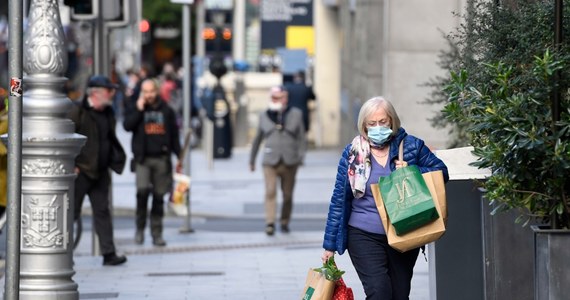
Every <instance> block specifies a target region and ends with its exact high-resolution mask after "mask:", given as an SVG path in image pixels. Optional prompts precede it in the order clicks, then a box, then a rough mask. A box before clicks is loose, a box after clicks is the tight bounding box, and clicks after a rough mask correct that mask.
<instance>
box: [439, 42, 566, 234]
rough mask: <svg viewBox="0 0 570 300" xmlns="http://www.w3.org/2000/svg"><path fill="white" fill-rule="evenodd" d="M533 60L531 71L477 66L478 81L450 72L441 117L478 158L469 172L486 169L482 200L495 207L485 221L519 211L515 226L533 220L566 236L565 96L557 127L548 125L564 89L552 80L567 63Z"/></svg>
mask: <svg viewBox="0 0 570 300" xmlns="http://www.w3.org/2000/svg"><path fill="white" fill-rule="evenodd" d="M533 59H534V61H533V62H532V64H526V63H520V62H511V63H505V62H501V61H500V62H497V63H486V64H482V66H481V69H480V72H481V73H478V74H470V73H469V72H468V71H467V70H465V69H463V70H461V71H459V72H457V73H455V72H452V73H451V81H450V82H449V84H448V85H447V86H446V88H445V92H446V94H447V95H448V96H449V103H448V104H447V105H446V106H445V109H444V110H443V114H444V115H445V116H446V117H447V118H448V119H449V120H450V121H451V122H454V123H458V124H462V125H463V126H464V128H465V130H466V133H467V135H468V136H469V142H470V144H471V145H472V146H473V147H474V149H475V150H474V154H475V155H476V156H477V157H478V158H479V160H478V161H477V162H476V163H474V165H475V166H478V167H481V168H489V169H491V171H492V175H491V176H490V177H489V178H488V179H487V180H486V181H484V182H483V183H482V185H483V188H484V189H485V190H486V197H487V198H488V199H489V200H491V201H492V204H496V209H495V210H494V211H493V213H495V212H497V211H503V210H508V209H519V210H520V212H521V216H520V217H519V220H522V219H525V221H526V222H528V221H529V220H530V219H532V218H538V219H539V220H543V221H545V222H550V223H551V225H553V227H555V228H566V229H570V180H568V178H570V143H569V141H570V105H569V104H568V103H569V101H568V97H567V96H568V94H567V92H566V91H565V93H564V95H565V97H564V98H563V99H562V101H561V102H562V103H561V116H560V121H558V122H556V123H555V124H554V123H553V117H552V113H551V97H552V95H553V93H554V92H555V91H556V90H557V89H561V87H562V86H567V82H566V81H561V80H560V81H555V80H554V78H555V77H554V76H555V74H556V73H557V72H560V71H562V70H565V69H568V68H569V67H570V63H569V62H570V60H569V59H568V57H560V58H558V59H556V58H555V57H554V56H553V55H552V54H551V53H550V52H549V51H545V53H544V54H543V55H541V56H535V57H533ZM524 60H525V58H524V57H521V61H524ZM481 78H485V80H480V79H481ZM561 84H562V86H561ZM526 222H525V224H526Z"/></svg>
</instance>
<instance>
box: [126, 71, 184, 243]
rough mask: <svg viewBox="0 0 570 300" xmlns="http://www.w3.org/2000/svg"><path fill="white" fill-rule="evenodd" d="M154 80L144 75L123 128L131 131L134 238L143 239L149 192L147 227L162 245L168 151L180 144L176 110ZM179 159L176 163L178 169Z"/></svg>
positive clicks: (169, 183)
mask: <svg viewBox="0 0 570 300" xmlns="http://www.w3.org/2000/svg"><path fill="white" fill-rule="evenodd" d="M158 93H159V86H158V82H157V81H156V80H154V79H146V80H145V81H143V82H142V84H141V93H140V96H139V98H138V100H137V102H136V109H135V110H133V111H132V112H131V113H129V114H128V115H126V116H125V120H124V123H123V125H124V127H125V130H127V131H131V132H132V133H133V137H132V140H131V147H132V151H133V156H134V158H133V162H132V163H131V165H132V167H131V171H134V172H135V174H136V186H137V195H136V197H137V208H136V221H135V222H136V233H135V242H136V243H137V244H143V243H144V229H145V226H146V220H147V207H148V205H147V203H148V197H149V195H151V194H152V207H151V210H150V231H151V236H152V242H153V244H154V245H155V246H166V241H165V240H164V239H163V237H162V219H163V218H164V195H165V194H166V193H168V192H170V191H171V190H172V185H173V179H172V176H173V174H172V160H171V154H172V153H174V154H175V155H176V157H179V155H180V151H181V147H180V140H179V132H178V126H177V124H176V114H175V113H174V111H173V110H172V108H170V107H169V106H168V105H167V104H166V103H165V102H164V101H163V100H162V99H161V98H160V97H159V95H158ZM181 169H182V165H181V162H180V161H178V162H177V164H176V171H177V172H178V173H180V171H181Z"/></svg>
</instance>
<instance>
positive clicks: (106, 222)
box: [74, 171, 115, 255]
mask: <svg viewBox="0 0 570 300" xmlns="http://www.w3.org/2000/svg"><path fill="white" fill-rule="evenodd" d="M110 183H111V175H110V174H109V172H107V171H104V172H101V175H100V177H99V179H92V178H89V177H87V176H86V175H84V174H83V173H79V175H77V178H76V179H75V218H74V219H75V220H77V219H78V218H79V216H80V215H81V206H82V205H83V199H84V198H85V195H89V200H90V201H91V209H92V210H93V220H94V223H95V232H97V236H99V244H100V246H101V253H102V254H103V255H105V254H111V253H114V252H115V243H114V241H113V222H112V220H111V211H110V208H109V184H110Z"/></svg>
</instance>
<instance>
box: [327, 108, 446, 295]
mask: <svg viewBox="0 0 570 300" xmlns="http://www.w3.org/2000/svg"><path fill="white" fill-rule="evenodd" d="M357 126H358V127H357V128H358V132H359V135H357V136H356V137H355V138H354V139H353V140H352V142H351V143H350V144H348V145H347V146H346V148H345V149H344V151H343V153H342V156H341V159H340V162H339V166H338V173H337V175H336V183H335V185H334V189H333V193H332V197H331V203H330V206H329V213H328V218H327V222H326V227H325V234H324V242H323V248H324V249H325V251H324V253H323V255H322V260H323V261H326V260H327V259H328V258H330V257H331V256H333V255H334V253H335V252H337V253H338V254H343V253H344V251H345V250H348V254H349V255H350V259H351V261H352V264H353V265H354V268H355V269H356V272H357V273H358V277H359V278H360V281H361V282H362V285H363V287H364V292H365V294H366V299H371V300H374V299H382V300H384V299H394V300H400V299H408V296H409V293H410V287H411V279H412V275H413V269H414V265H415V263H416V259H417V256H418V253H419V248H416V249H412V250H409V251H407V252H404V253H400V252H399V251H397V250H395V249H393V248H391V247H390V246H389V245H388V240H387V238H386V231H385V228H384V226H383V225H382V221H381V219H380V215H379V213H378V209H377V208H376V204H375V201H374V198H373V195H372V191H371V188H370V185H371V184H374V183H378V179H379V178H380V177H381V176H388V175H390V173H391V172H393V171H394V170H395V169H397V168H400V167H404V166H406V165H407V164H409V165H417V166H418V168H419V170H420V171H421V172H422V173H426V172H431V171H437V170H442V171H443V175H444V179H445V181H447V180H448V179H449V176H448V172H447V167H446V166H445V164H444V163H443V162H442V161H441V160H440V159H439V158H437V157H436V156H435V155H434V154H433V153H432V152H431V151H430V149H429V148H428V147H427V146H426V145H425V144H424V141H422V140H421V139H419V138H417V137H415V136H412V135H408V134H407V133H406V131H405V130H404V128H402V127H400V119H399V118H398V115H397V113H396V110H395V109H394V107H393V106H392V104H391V103H390V102H389V101H388V100H385V99H384V98H382V97H374V98H372V99H370V100H368V101H366V102H365V103H364V104H363V105H362V107H361V109H360V113H359V115H358V121H357ZM403 140H405V142H404V161H399V160H398V148H399V145H400V142H401V141H403Z"/></svg>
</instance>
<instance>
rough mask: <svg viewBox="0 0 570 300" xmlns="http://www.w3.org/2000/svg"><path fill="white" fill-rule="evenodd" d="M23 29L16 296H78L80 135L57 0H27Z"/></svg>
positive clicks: (81, 141)
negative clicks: (68, 91)
mask: <svg viewBox="0 0 570 300" xmlns="http://www.w3.org/2000/svg"><path fill="white" fill-rule="evenodd" d="M28 22H29V23H28V30H27V32H26V34H25V36H24V46H23V47H24V66H23V68H24V71H25V73H26V74H27V77H25V78H24V86H25V92H24V97H23V99H24V100H23V122H22V123H23V126H22V213H21V216H22V221H21V225H22V232H21V235H20V236H21V245H20V299H78V298H79V293H78V291H77V284H76V283H75V282H74V281H73V280H72V279H71V277H72V276H73V274H74V273H75V271H74V270H73V247H72V245H73V241H72V236H73V235H72V233H73V232H72V231H73V198H74V197H73V193H74V178H75V173H74V159H75V156H76V155H77V154H78V153H79V150H80V148H81V147H82V146H83V144H84V142H85V138H84V137H83V136H80V135H77V134H75V133H74V131H75V130H74V125H73V122H72V121H71V120H68V119H66V118H65V116H66V113H67V112H68V111H69V109H70V106H71V105H72V103H71V101H70V100H69V99H68V98H67V96H66V95H65V94H63V92H62V91H63V85H64V83H65V81H66V78H64V77H63V74H64V72H65V70H66V69H67V56H66V51H65V38H64V33H63V27H62V25H61V20H60V16H59V7H58V1H57V0H32V1H31V5H30V13H29V18H28Z"/></svg>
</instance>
